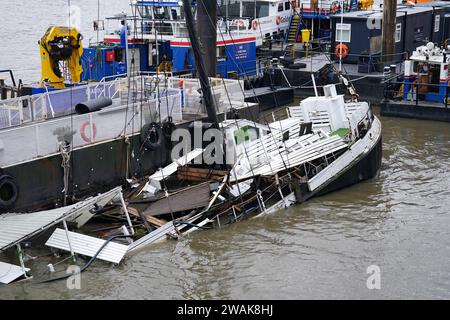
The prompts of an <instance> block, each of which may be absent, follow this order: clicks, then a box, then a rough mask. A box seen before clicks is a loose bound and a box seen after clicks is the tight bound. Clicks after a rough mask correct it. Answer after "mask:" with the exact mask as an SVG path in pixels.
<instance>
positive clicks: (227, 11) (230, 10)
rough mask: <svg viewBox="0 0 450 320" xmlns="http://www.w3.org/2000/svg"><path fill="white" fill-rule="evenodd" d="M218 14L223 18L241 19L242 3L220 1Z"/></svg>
mask: <svg viewBox="0 0 450 320" xmlns="http://www.w3.org/2000/svg"><path fill="white" fill-rule="evenodd" d="M218 7H219V8H218V10H217V14H218V15H220V16H222V17H240V16H241V3H240V1H237V0H220V2H219V4H218Z"/></svg>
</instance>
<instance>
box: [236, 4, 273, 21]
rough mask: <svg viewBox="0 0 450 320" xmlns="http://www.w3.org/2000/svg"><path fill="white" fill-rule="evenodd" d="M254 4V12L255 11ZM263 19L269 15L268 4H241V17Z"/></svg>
mask: <svg viewBox="0 0 450 320" xmlns="http://www.w3.org/2000/svg"><path fill="white" fill-rule="evenodd" d="M255 3H256V10H255ZM255 13H256V18H263V17H267V16H268V15H269V3H268V2H264V1H256V2H253V1H252V2H242V17H247V18H248V17H254V16H255Z"/></svg>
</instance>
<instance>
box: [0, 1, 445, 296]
mask: <svg viewBox="0 0 450 320" xmlns="http://www.w3.org/2000/svg"><path fill="white" fill-rule="evenodd" d="M122 2H126V1H109V2H108V3H111V7H113V8H110V11H112V12H110V13H114V12H115V11H117V9H118V8H119V3H122ZM38 3H39V4H38ZM50 3H52V5H50ZM72 3H79V5H80V7H81V8H83V10H84V9H86V10H87V9H89V8H90V6H92V7H91V8H90V10H91V12H90V14H91V15H92V16H93V17H95V16H96V11H95V10H96V1H87V0H85V1H72ZM112 3H115V4H114V6H113V5H112ZM116 3H117V4H116ZM65 4H66V1H16V2H9V1H8V2H7V3H6V2H5V4H3V5H6V7H7V8H6V9H7V10H4V7H3V8H2V11H1V12H0V18H1V19H2V21H5V19H6V22H5V23H4V26H3V29H2V30H0V35H1V39H2V40H3V41H2V42H3V46H0V68H3V67H7V66H8V67H13V68H14V69H15V70H18V73H19V74H21V76H22V77H23V78H24V79H29V80H30V81H31V80H34V79H36V77H37V76H38V75H39V72H36V70H38V69H36V68H38V66H39V61H38V59H35V58H36V57H38V54H37V47H36V46H35V45H34V44H35V42H36V38H39V36H40V35H41V34H42V32H43V31H45V29H46V26H47V24H49V23H51V22H52V21H57V22H58V23H63V22H64V19H62V18H61V17H62V16H64V15H65V12H66V8H65V7H64V6H65ZM94 4H95V5H94ZM30 7H31V8H30ZM8 9H9V10H8ZM113 9H115V10H113ZM18 10H20V13H19V11H18ZM94 11H95V12H94ZM12 12H14V16H13V17H7V14H9V13H12ZM8 19H9V20H8ZM19 20H23V21H22V23H19ZM90 20H92V19H90ZM90 20H87V22H86V23H89V21H90ZM31 22H33V23H31ZM24 24H26V25H25V26H24ZM5 26H6V31H5ZM37 26H39V30H36V28H37ZM8 28H9V30H10V31H11V32H12V30H15V32H16V33H14V34H10V33H9V32H7V30H8ZM19 30H22V31H20V32H19ZM24 30H26V31H24ZM31 75H34V78H32V77H31ZM28 77H29V78H28ZM375 111H376V112H377V111H378V110H377V109H376V108H375ZM381 121H382V124H383V162H382V168H381V171H380V173H379V176H378V177H377V178H375V179H373V180H370V181H366V182H364V183H360V184H358V185H355V186H353V187H350V188H347V189H345V190H341V191H338V192H335V193H332V194H329V195H326V196H323V197H320V198H316V199H313V200H311V201H309V202H307V203H305V204H302V205H299V206H294V207H291V208H289V209H287V210H284V211H280V212H278V213H276V214H273V215H270V216H266V217H262V218H258V219H253V220H248V221H243V222H240V223H237V224H234V225H231V226H229V227H226V228H224V229H221V230H207V231H201V232H197V233H193V234H191V235H189V236H186V237H184V238H183V239H182V240H180V241H177V242H175V241H166V242H163V243H160V244H157V245H155V246H154V247H152V248H150V249H148V250H145V251H143V252H140V253H139V254H137V255H135V256H133V257H131V258H129V259H126V260H125V261H124V263H122V264H121V265H119V266H114V267H113V266H110V265H108V264H106V263H103V262H96V263H94V264H93V265H92V266H91V267H90V268H89V269H88V270H87V271H86V272H85V273H83V274H82V278H81V289H79V290H76V289H75V290H69V289H68V288H67V284H66V282H65V281H62V282H57V283H53V284H48V285H35V284H33V283H31V282H25V283H19V284H14V285H10V286H3V287H2V286H0V299H93V298H96V299H206V298H211V299H406V298H410V299H420V298H430V299H438V298H446V299H450V214H449V208H450V170H449V168H450V127H449V125H448V123H439V122H432V121H418V120H405V119H396V118H386V117H382V118H381ZM50 262H54V260H52V259H51V258H49V257H43V258H40V259H38V260H36V261H30V262H27V266H29V267H30V268H32V269H33V270H34V273H35V274H44V275H43V276H41V277H40V278H46V277H47V276H48V274H45V270H46V268H45V265H46V264H47V263H50ZM374 265H375V266H377V267H379V270H380V275H381V277H380V279H381V282H380V284H381V288H380V289H379V290H378V289H373V290H369V289H368V288H367V284H366V282H367V279H368V277H369V276H370V275H369V274H367V268H368V267H370V266H374ZM55 268H56V269H57V270H61V266H56V267H55Z"/></svg>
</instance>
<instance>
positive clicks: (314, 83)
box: [311, 73, 319, 97]
mask: <svg viewBox="0 0 450 320" xmlns="http://www.w3.org/2000/svg"><path fill="white" fill-rule="evenodd" d="M311 79H312V83H313V86H314V93H315V94H316V97H318V96H319V94H318V93H317V87H316V79H314V74H313V73H311Z"/></svg>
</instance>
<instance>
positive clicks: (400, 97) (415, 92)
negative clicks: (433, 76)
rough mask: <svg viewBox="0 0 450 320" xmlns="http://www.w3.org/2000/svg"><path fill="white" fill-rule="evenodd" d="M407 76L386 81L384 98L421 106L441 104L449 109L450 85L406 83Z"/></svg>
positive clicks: (402, 75)
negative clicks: (424, 104)
mask: <svg viewBox="0 0 450 320" xmlns="http://www.w3.org/2000/svg"><path fill="white" fill-rule="evenodd" d="M404 79H405V75H404V74H403V73H402V74H399V75H394V76H392V77H389V78H387V79H386V80H385V87H384V97H385V98H386V99H390V100H397V101H403V102H409V103H411V104H414V105H416V106H417V105H419V103H420V102H423V101H427V102H429V103H435V104H439V105H441V106H443V107H445V108H448V107H449V104H450V101H449V97H450V85H448V84H446V83H445V84H444V83H443V84H435V83H423V82H421V81H417V80H413V81H411V82H405V80H404Z"/></svg>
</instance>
